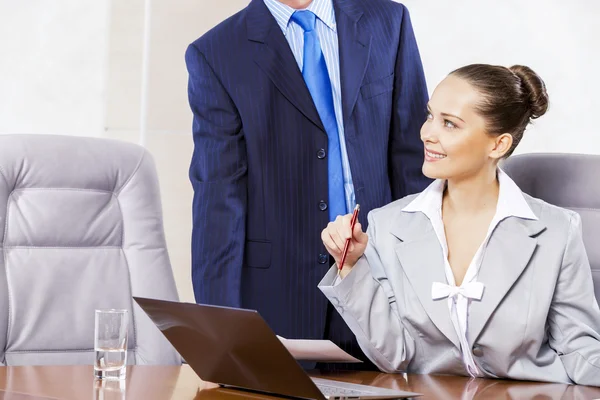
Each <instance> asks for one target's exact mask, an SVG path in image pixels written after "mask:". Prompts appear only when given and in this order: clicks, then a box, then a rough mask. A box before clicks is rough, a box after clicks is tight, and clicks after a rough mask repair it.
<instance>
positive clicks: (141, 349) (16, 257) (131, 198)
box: [0, 135, 181, 365]
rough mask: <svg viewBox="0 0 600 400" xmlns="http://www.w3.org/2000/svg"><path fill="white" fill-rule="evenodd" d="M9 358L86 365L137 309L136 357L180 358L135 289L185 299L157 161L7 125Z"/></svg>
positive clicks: (2, 319) (0, 175)
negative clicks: (110, 321) (97, 345)
mask: <svg viewBox="0 0 600 400" xmlns="http://www.w3.org/2000/svg"><path fill="white" fill-rule="evenodd" d="M0 226H1V227H2V230H1V232H0V239H1V240H0V364H5V365H33V364H35V365H43V364H72V365H75V364H89V365H92V363H93V361H94V310H95V309H106V308H120V309H123V308H124V309H128V310H129V311H130V312H129V315H130V325H129V344H128V363H131V364H180V362H181V358H180V357H179V355H178V354H177V353H176V352H175V350H174V349H173V347H172V346H171V345H170V344H169V342H168V341H167V340H166V339H165V338H164V336H163V335H162V334H161V333H160V331H159V330H158V329H157V328H156V326H155V325H154V324H153V323H152V322H151V321H150V319H149V318H148V317H147V316H146V314H145V313H144V312H143V311H142V310H141V309H140V308H139V306H138V305H137V304H136V303H135V302H133V300H132V296H141V297H151V298H157V299H164V300H174V301H177V300H178V296H177V290H176V288H175V281H174V278H173V272H172V270H171V265H170V262H169V256H168V253H167V248H166V244H165V238H164V231H163V222H162V209H161V203H160V193H159V187H158V180H157V175H156V170H155V167H154V162H153V160H152V157H151V156H150V154H149V153H148V152H147V151H146V150H145V149H143V148H142V147H140V146H137V145H134V144H129V143H123V142H118V141H113V140H108V139H98V138H86V137H72V136H54V135H0Z"/></svg>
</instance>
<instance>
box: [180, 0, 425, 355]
mask: <svg viewBox="0 0 600 400" xmlns="http://www.w3.org/2000/svg"><path fill="white" fill-rule="evenodd" d="M186 63H187V68H188V71H189V87H188V91H189V102H190V106H191V109H192V111H193V114H194V120H193V133H194V154H193V157H192V162H191V166H190V179H191V182H192V185H193V187H194V200H193V232H192V280H193V286H194V293H195V297H196V301H197V302H199V303H208V304H217V305H225V306H233V307H243V308H250V309H256V310H258V311H259V312H260V313H261V315H262V316H263V317H264V318H265V319H266V321H267V322H268V323H269V325H270V326H271V327H272V328H273V330H274V331H275V332H276V333H277V334H279V335H281V336H284V337H288V338H307V339H322V338H328V339H331V340H332V341H334V342H335V343H337V344H338V345H340V346H341V347H342V348H343V349H344V350H346V351H348V352H350V353H351V354H354V355H357V356H358V357H362V358H363V359H364V360H366V358H365V357H363V356H362V353H361V352H360V349H359V347H358V346H357V345H356V342H355V340H354V337H353V335H352V333H351V332H350V330H349V329H348V328H347V327H346V325H345V323H344V321H343V320H342V318H341V317H340V316H339V315H338V313H337V312H336V311H335V310H333V309H332V308H329V309H328V304H327V299H326V298H325V297H324V296H323V295H322V294H320V293H319V290H318V288H317V284H318V283H319V280H320V279H321V277H322V276H323V274H324V273H325V272H326V271H327V269H328V267H329V266H330V258H329V256H328V254H327V251H326V249H325V247H324V245H323V243H322V242H321V239H320V232H321V229H322V227H323V226H325V225H327V223H328V222H329V221H331V220H334V219H335V218H336V217H337V216H338V215H342V214H346V213H348V212H351V211H352V209H353V208H354V206H355V204H356V203H359V204H360V205H361V215H360V220H361V222H362V223H363V226H364V225H365V224H366V219H365V218H366V216H367V214H368V212H369V211H370V210H371V209H373V208H376V207H380V206H382V205H384V204H387V203H389V202H390V201H392V200H395V199H398V198H401V197H403V196H405V195H407V194H411V193H415V192H419V191H421V190H423V189H424V188H425V187H426V186H427V185H428V184H429V182H430V181H429V180H428V179H427V178H425V177H424V176H423V175H422V173H421V165H422V164H423V157H424V154H423V144H422V143H421V141H420V139H419V128H420V126H421V125H422V124H423V122H424V121H425V119H426V103H427V99H428V96H427V90H426V85H425V78H424V74H423V68H422V65H421V60H420V56H419V51H418V48H417V44H416V41H415V37H414V34H413V29H412V26H411V22H410V18H409V14H408V11H407V9H406V8H405V7H404V6H403V5H401V4H398V3H395V2H393V1H391V0H252V1H251V3H250V4H249V5H248V7H246V8H245V9H244V10H242V11H240V12H239V13H237V14H236V15H234V16H232V17H230V18H229V19H227V20H225V21H224V22H222V23H221V24H219V25H218V26H216V27H215V28H213V29H212V30H211V31H209V32H208V33H206V34H205V35H203V36H202V37H201V38H199V39H198V40H196V41H195V42H194V43H192V44H191V45H190V46H189V47H188V50H187V52H186Z"/></svg>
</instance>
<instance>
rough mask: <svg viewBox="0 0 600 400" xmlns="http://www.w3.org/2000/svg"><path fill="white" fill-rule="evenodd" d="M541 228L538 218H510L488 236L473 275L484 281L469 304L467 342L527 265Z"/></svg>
mask: <svg viewBox="0 0 600 400" xmlns="http://www.w3.org/2000/svg"><path fill="white" fill-rule="evenodd" d="M544 230H545V226H544V225H543V224H541V223H540V222H539V221H534V220H525V219H520V218H516V217H510V218H507V219H505V220H504V221H501V222H500V223H499V224H498V226H497V227H496V229H495V230H494V232H493V233H492V236H490V241H489V243H488V246H487V247H486V250H485V254H484V256H483V260H482V262H481V266H480V268H479V274H478V276H477V281H478V282H483V283H484V284H485V289H484V292H483V298H482V299H481V301H473V302H471V304H470V306H469V328H468V338H467V339H468V341H469V343H471V344H473V343H475V341H476V340H477V338H478V337H479V335H480V334H481V332H482V330H483V328H484V327H485V325H486V324H487V322H488V320H489V319H490V317H491V315H492V314H493V313H494V310H496V307H498V305H499V304H500V302H501V301H502V299H504V297H505V296H506V294H507V293H508V292H509V290H510V289H511V287H512V286H513V285H514V284H515V282H516V281H517V279H519V277H520V276H521V274H522V273H523V271H524V270H525V268H526V267H527V265H528V264H529V260H530V259H531V257H532V256H533V253H534V252H535V249H536V248H537V239H536V236H537V235H538V234H540V232H542V231H544Z"/></svg>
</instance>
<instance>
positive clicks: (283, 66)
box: [247, 0, 325, 132]
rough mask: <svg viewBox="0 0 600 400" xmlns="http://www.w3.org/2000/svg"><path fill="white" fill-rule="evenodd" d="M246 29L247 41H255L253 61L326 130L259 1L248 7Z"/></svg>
mask: <svg viewBox="0 0 600 400" xmlns="http://www.w3.org/2000/svg"><path fill="white" fill-rule="evenodd" d="M247 29H248V40H250V41H252V42H255V43H257V48H256V51H255V54H254V61H255V62H256V64H258V66H259V67H260V68H261V69H262V70H263V71H264V73H265V74H266V75H267V76H268V77H269V79H270V80H271V81H272V82H273V84H274V85H275V87H277V89H278V90H279V91H280V92H281V94H283V95H284V96H285V97H286V98H287V99H288V100H289V101H290V103H292V104H293V105H294V106H295V107H296V108H297V109H298V110H300V112H301V113H302V114H304V116H306V118H308V119H309V120H310V121H312V122H313V123H314V124H315V125H316V126H317V127H318V128H319V129H321V130H322V131H323V132H325V128H324V127H323V123H322V122H321V118H320V117H319V114H318V112H317V108H316V107H315V104H314V102H313V99H312V97H311V95H310V92H309V91H308V88H307V87H306V83H304V78H303V77H302V73H301V72H300V69H299V68H298V63H297V62H296V59H295V58H294V54H293V53H292V50H291V49H290V45H289V43H288V42H287V40H286V39H285V36H284V35H283V32H281V29H280V28H279V25H277V21H275V18H273V16H272V15H271V12H270V11H269V9H268V8H267V6H266V5H265V4H264V2H263V1H262V0H253V1H252V3H250V5H249V6H248V16H247Z"/></svg>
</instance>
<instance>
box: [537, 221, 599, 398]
mask: <svg viewBox="0 0 600 400" xmlns="http://www.w3.org/2000/svg"><path fill="white" fill-rule="evenodd" d="M548 325H549V330H548V334H549V345H550V347H551V348H553V349H554V350H555V351H556V352H557V353H558V355H559V356H560V358H561V360H562V363H563V365H564V367H565V370H566V372H567V374H568V375H569V378H571V380H572V381H573V382H574V383H576V384H580V385H592V386H600V334H599V333H598V332H600V309H599V308H598V302H597V301H596V297H595V296H594V287H593V280H592V273H591V269H590V263H589V261H588V258H587V254H586V251H585V248H584V245H583V238H582V232H581V218H580V217H579V215H578V214H575V213H574V214H573V216H572V218H571V222H570V227H569V233H568V240H567V245H566V248H565V253H564V257H563V262H562V267H561V270H560V275H559V277H558V281H557V283H556V288H555V291H554V296H553V299H552V304H551V307H550V312H549V313H548Z"/></svg>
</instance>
